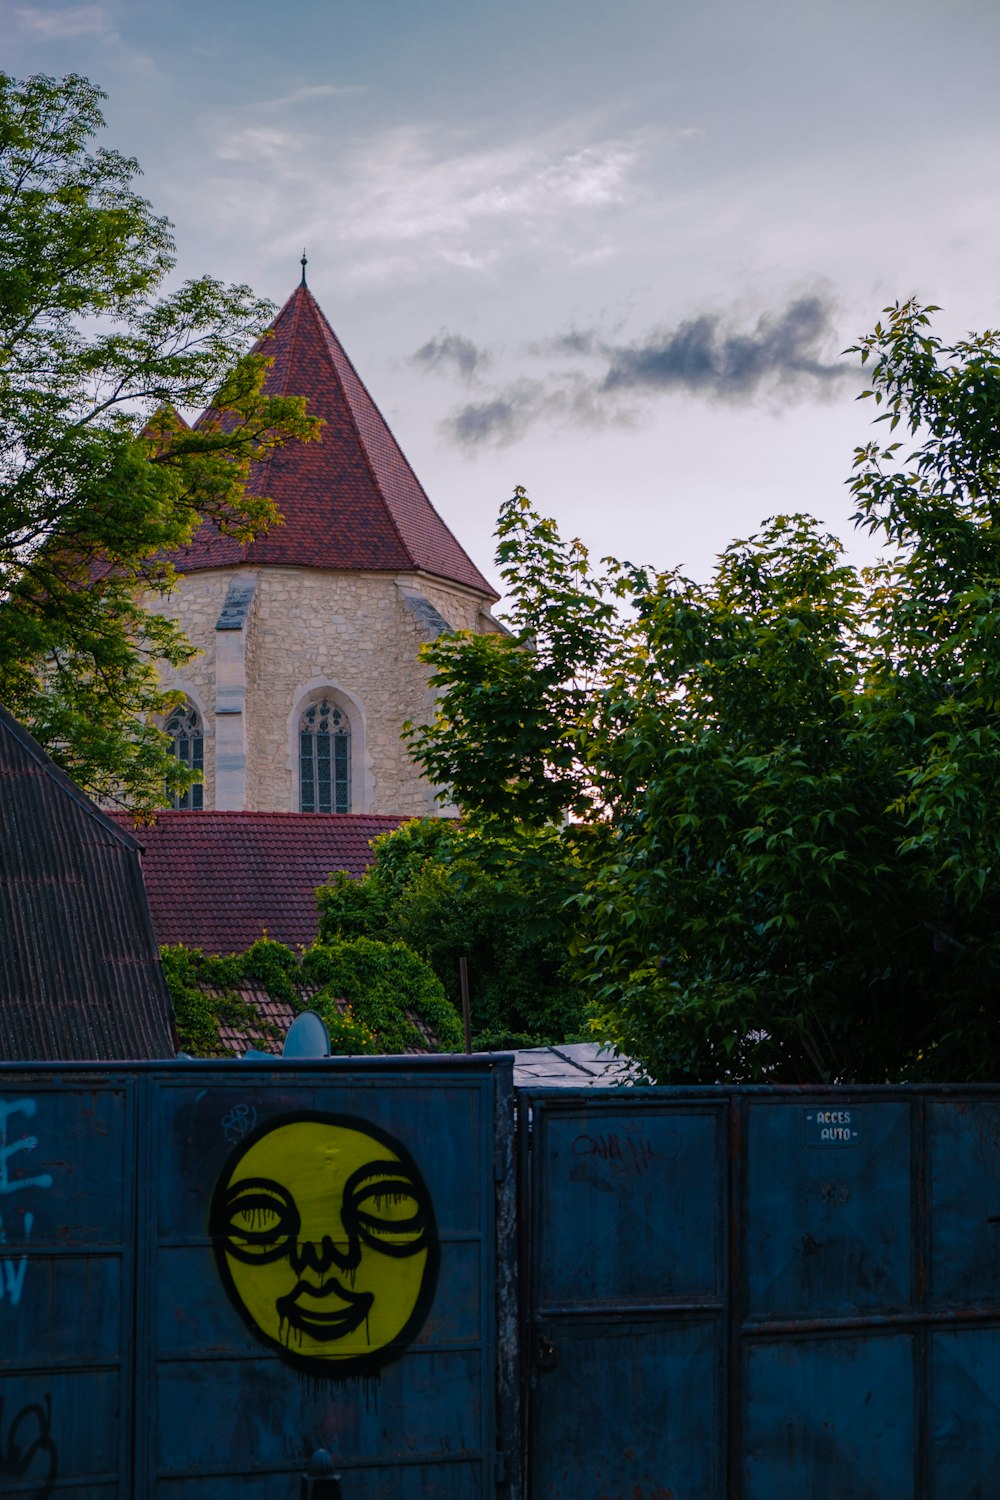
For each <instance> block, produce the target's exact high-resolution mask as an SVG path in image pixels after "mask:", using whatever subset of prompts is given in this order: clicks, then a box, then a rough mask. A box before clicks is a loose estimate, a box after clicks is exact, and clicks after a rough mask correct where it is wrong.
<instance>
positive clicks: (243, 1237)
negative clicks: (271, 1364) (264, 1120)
mask: <svg viewBox="0 0 1000 1500" xmlns="http://www.w3.org/2000/svg"><path fill="white" fill-rule="evenodd" d="M210 1228H211V1233H212V1237H213V1240H214V1243H215V1254H216V1260H217V1263H218V1266H219V1271H220V1274H221V1276H222V1279H223V1282H224V1283H225V1285H226V1288H227V1290H228V1291H229V1294H230V1296H231V1298H232V1299H233V1301H234V1302H235V1304H236V1305H237V1307H238V1308H239V1310H240V1311H241V1312H242V1314H243V1315H244V1317H245V1318H246V1319H247V1320H248V1322H249V1323H250V1324H251V1325H252V1327H253V1328H254V1330H255V1331H256V1332H257V1333H258V1334H260V1335H261V1336H262V1337H263V1338H264V1339H265V1340H266V1341H267V1342H268V1343H269V1344H271V1345H273V1346H274V1347H276V1348H277V1349H279V1350H280V1351H281V1352H282V1353H283V1354H284V1355H285V1356H286V1357H287V1358H289V1359H291V1360H292V1361H293V1362H294V1363H295V1364H298V1365H301V1366H305V1367H307V1368H309V1369H311V1370H312V1371H313V1372H318V1371H319V1370H322V1372H323V1373H324V1374H327V1375H340V1374H353V1373H364V1372H368V1371H372V1370H374V1369H377V1368H378V1366H379V1365H381V1364H384V1363H385V1361H386V1360H387V1359H390V1358H393V1357H394V1356H395V1355H397V1354H398V1353H399V1352H400V1350H401V1349H402V1348H403V1346H404V1345H405V1344H407V1343H408V1342H409V1340H410V1339H411V1338H412V1337H413V1336H414V1334H415V1333H416V1332H417V1330H418V1329H419V1327H420V1325H421V1324H422V1322H423V1320H424V1317H425V1316H426V1312H427V1309H428V1307H429V1305H430V1301H431V1298H432V1296H433V1293H434V1282H435V1280H436V1275H437V1263H438V1248H437V1238H436V1235H435V1232H434V1215H433V1210H432V1208H431V1202H430V1197H429V1195H428V1193H427V1189H426V1187H425V1186H424V1183H423V1179H422V1178H421V1177H420V1174H419V1173H418V1171H417V1169H416V1167H415V1165H414V1163H413V1162H412V1161H411V1159H410V1157H409V1155H408V1154H407V1152H406V1151H405V1150H404V1148H403V1147H402V1146H401V1145H400V1144H399V1143H398V1142H397V1141H393V1140H392V1138H391V1137H390V1136H387V1135H385V1134H384V1133H383V1132H382V1131H380V1130H378V1129H377V1128H375V1127H374V1126H371V1125H368V1124H365V1123H362V1122H361V1121H358V1120H353V1119H347V1118H343V1117H341V1116H337V1115H321V1114H312V1113H310V1114H299V1115H294V1116H285V1117H284V1118H283V1119H279V1120H276V1121H273V1122H271V1123H270V1124H268V1125H266V1126H264V1127H263V1128H262V1129H260V1130H258V1131H255V1132H254V1134H253V1135H251V1136H249V1137H248V1138H247V1140H246V1142H245V1143H244V1145H243V1146H242V1147H241V1149H240V1150H239V1152H238V1153H237V1154H236V1155H235V1158H231V1159H230V1163H229V1165H228V1167H227V1170H226V1171H224V1172H223V1174H222V1177H221V1178H220V1180H219V1183H218V1186H217V1187H216V1190H215V1197H214V1199H213V1203H212V1212H211V1224H210Z"/></svg>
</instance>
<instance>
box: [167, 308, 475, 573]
mask: <svg viewBox="0 0 1000 1500" xmlns="http://www.w3.org/2000/svg"><path fill="white" fill-rule="evenodd" d="M256 352H257V353H264V354H266V355H268V356H269V357H270V358H271V359H272V360H273V364H272V366H271V369H270V371H269V372H268V376H267V379H266V381H265V389H266V390H267V391H268V392H270V393H271V394H274V395H295V396H305V397H306V398H307V400H308V409H309V411H310V413H311V414H313V415H316V416H319V417H322V418H323V420H324V423H325V426H324V427H323V428H322V431H321V433H320V436H319V438H318V439H316V440H315V441H314V442H311V443H290V444H288V445H287V446H286V447H284V448H280V449H277V450H276V451H274V452H273V453H272V455H271V456H270V457H269V458H268V459H267V460H265V461H263V462H261V463H260V464H258V465H256V466H255V469H254V473H253V476H252V478H251V481H250V484H251V489H252V490H253V491H254V492H255V493H257V494H266V495H268V496H269V497H270V498H271V499H272V500H273V501H274V502H275V504H276V505H277V507H278V509H279V511H280V512H281V514H282V516H283V518H284V521H283V524H282V525H278V526H274V527H272V528H271V530H270V531H269V532H268V533H267V535H266V536H263V537H259V538H258V539H257V540H256V541H253V542H250V543H248V544H245V545H244V544H241V543H240V542H238V541H237V540H236V539H235V538H233V537H229V536H224V535H222V534H220V532H219V530H218V528H217V527H216V526H215V525H214V524H212V523H211V522H207V521H206V522H205V523H203V524H202V526H201V528H200V529H199V531H198V532H197V533H196V534H195V536H194V538H193V540H192V542H191V543H190V545H189V546H187V547H183V548H180V549H178V550H177V551H176V552H172V553H171V554H170V560H171V561H172V562H173V563H174V565H175V567H176V568H177V569H178V571H180V572H182V573H187V572H195V571H197V570H199V569H205V568H218V567H229V566H233V565H235V564H238V563H249V564H253V565H265V566H266V565H272V566H285V567H310V568H331V569H345V570H350V571H361V570H365V571H368V570H372V571H375V572H394V573H395V572H409V571H413V570H420V571H422V572H426V573H431V574H433V575H435V576H436V577H440V578H445V579H449V580H451V581H453V582H455V583H461V584H465V585H466V586H468V587H469V588H472V589H475V590H476V591H477V592H479V593H482V594H485V595H487V596H488V597H489V598H490V599H496V598H497V597H498V595H497V593H496V590H495V589H493V588H492V587H491V586H490V584H489V583H488V582H487V581H486V579H485V578H484V577H483V575H482V573H480V571H479V569H478V568H477V567H476V566H475V564H474V563H473V562H472V560H471V558H469V556H468V555H467V554H466V552H465V551H464V550H463V548H462V547H461V546H460V544H459V542H458V541H457V540H456V538H455V537H454V536H453V535H452V533H451V532H450V531H449V530H448V527H447V526H446V525H445V523H444V522H443V521H442V519H441V517H440V516H439V515H438V513H437V511H436V510H435V509H434V507H433V506H432V505H431V503H430V501H429V500H428V498H427V495H426V493H425V491H424V489H423V487H422V486H421V484H420V481H419V480H418V479H417V476H416V475H415V474H414V472H413V470H412V469H411V468H410V465H409V464H408V463H407V461H406V459H405V457H404V456H403V452H402V450H401V449H400V447H399V445H398V443H397V442H396V439H395V438H394V437H393V435H392V433H391V432H390V430H389V427H388V425H387V424H386V421H385V418H384V417H383V416H382V414H381V412H380V411H379V409H378V407H377V406H376V405H375V403H374V401H373V400H372V398H371V396H370V395H369V394H368V391H367V390H366V388H365V386H364V385H363V384H362V382H361V380H360V378H359V376H358V374H357V372H356V370H355V369H354V366H353V365H352V364H351V362H350V360H349V359H348V357H347V355H346V354H345V353H344V350H343V348H342V346H341V344H340V342H339V340H338V339H337V336H336V334H335V333H334V332H333V329H332V328H331V327H330V325H329V323H328V322H327V321H326V318H325V317H324V316H323V313H322V311H321V310H320V307H319V305H318V303H317V302H316V300H315V298H314V297H313V295H312V293H311V292H310V291H309V289H308V287H306V286H298V287H296V289H295V291H294V292H293V294H292V296H291V297H290V298H289V299H288V301H287V302H286V303H285V305H284V307H283V308H282V309H281V311H280V313H279V314H278V316H277V318H276V319H275V320H274V322H273V324H272V325H271V330H270V335H269V336H267V337H265V339H263V340H262V341H261V342H260V343H259V344H258V345H257V349H256Z"/></svg>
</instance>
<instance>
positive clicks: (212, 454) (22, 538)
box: [0, 74, 315, 806]
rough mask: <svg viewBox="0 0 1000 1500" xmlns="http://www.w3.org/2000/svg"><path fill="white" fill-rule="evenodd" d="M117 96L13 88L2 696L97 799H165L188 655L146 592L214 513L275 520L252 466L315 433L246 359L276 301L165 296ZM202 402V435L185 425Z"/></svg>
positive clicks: (6, 104) (166, 259) (254, 360)
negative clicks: (117, 129) (175, 673)
mask: <svg viewBox="0 0 1000 1500" xmlns="http://www.w3.org/2000/svg"><path fill="white" fill-rule="evenodd" d="M103 98H104V95H103V94H102V93H101V92H100V90H99V89H97V88H96V87H94V85H93V84H91V83H89V82H88V81H87V80H86V79H84V78H80V77H76V76H73V75H71V76H69V77H66V78H63V79H59V80H56V79H52V78H45V77H34V78H29V79H28V80H26V81H25V82H18V81H17V80H15V79H13V78H11V77H9V76H7V75H6V74H0V700H2V701H3V702H4V703H5V704H6V705H7V707H8V708H9V709H10V710H11V711H12V712H13V713H15V714H16V715H17V716H18V717H19V718H21V719H23V720H24V721H25V722H26V723H27V724H28V726H29V727H30V728H31V730H32V732H33V734H34V735H35V736H36V737H37V738H38V739H39V740H40V741H41V742H42V743H43V744H44V745H45V746H46V748H47V749H48V750H49V751H50V752H51V753H52V754H53V756H54V757H55V758H56V759H57V760H59V761H60V762H61V763H62V764H63V765H64V766H65V767H66V768H67V769H68V770H69V771H70V772H71V774H73V775H74V776H75V778H76V779H77V780H78V781H79V782H80V783H81V784H82V785H83V786H84V787H86V789H87V790H88V791H90V792H91V793H93V794H95V795H98V796H103V797H106V798H107V797H112V796H116V795H118V794H123V795H124V798H125V800H127V801H129V802H130V803H131V804H132V805H138V806H151V805H155V804H156V803H157V802H158V801H159V802H162V800H163V792H164V786H165V784H166V785H170V786H180V785H183V784H184V782H185V778H186V777H187V776H188V774H189V773H188V772H187V771H186V769H185V768H184V767H182V766H181V765H180V763H179V762H178V761H177V760H176V759H175V758H174V757H172V756H170V755H168V754H167V742H166V740H165V737H164V736H163V735H162V734H161V733H160V732H159V730H158V729H157V728H156V727H155V724H154V723H153V722H152V720H153V717H154V716H156V715H158V714H162V713H163V712H164V711H165V710H166V709H167V708H168V707H169V706H170V704H171V702H172V701H173V700H172V699H171V698H170V696H169V695H164V694H163V693H162V692H161V691H160V689H159V685H158V680H157V676H156V672H155V667H154V663H155V661H156V660H157V659H158V658H161V659H165V660H166V661H168V662H170V663H172V664H174V665H179V664H181V663H182V662H183V661H185V660H186V659H187V658H188V657H189V656H190V655H191V648H190V647H189V646H188V644H187V642H186V641H185V639H184V637H183V635H182V634H181V633H180V631H179V630H178V628H177V627H176V626H175V625H174V624H173V623H172V622H171V621H169V620H167V619H165V618H164V617H163V616H162V615H160V614H158V613H157V612H155V611H154V610H150V609H147V608H145V607H144V606H143V605H142V603H141V602H139V597H138V596H139V593H140V591H146V592H147V593H148V592H149V591H152V592H153V593H154V594H155V593H156V592H158V591H159V592H162V591H165V590H166V589H168V588H169V586H170V583H171V579H172V572H171V569H170V568H169V566H167V564H166V563H165V562H164V560H163V556H162V553H163V551H164V550H165V549H170V548H173V547H176V546H178V545H181V544H183V543H185V542H187V541H189V540H190V538H191V536H192V534H193V532H194V530H195V528H196V527H197V526H198V525H199V524H201V522H202V521H203V520H204V519H205V518H210V519H211V521H212V522H213V523H214V524H217V525H219V526H220V527H221V528H222V529H223V530H226V531H231V532H233V533H234V534H235V535H237V536H240V537H248V536H250V535H252V534H253V533H255V532H256V531H258V530H259V529H261V528H263V527H266V526H267V525H268V524H271V523H273V522H274V521H275V520H276V519H277V517H276V514H275V510H274V507H273V506H272V504H271V502H270V501H269V500H268V499H267V498H266V497H264V496H260V495H253V494H248V493H247V490H246V482H247V479H248V476H249V472H250V463H251V460H252V459H254V458H255V457H260V456H262V455H264V454H266V453H267V452H268V451H269V450H270V449H272V448H273V447H274V446H275V445H277V444H280V443H283V442H285V441H286V440H287V439H289V438H292V437H295V438H305V437H308V436H310V435H311V434H312V433H313V432H314V431H315V422H314V420H313V419H311V418H308V417H307V416H306V415H305V413H304V405H303V403H302V401H300V400H298V399H295V398H291V397H267V396H265V395H264V394H263V393H262V382H263V379H264V375H265V371H266V367H267V360H266V358H264V357H263V356H256V357H250V356H247V355H246V353H245V351H246V349H247V346H248V343H249V341H250V339H251V338H253V337H255V336H257V335H259V334H260V333H261V332H262V331H263V329H264V327H265V325H266V323H267V321H268V318H269V316H270V313H271V308H270V306H269V305H268V304H267V303H265V302H262V301H260V300H259V299H258V298H256V297H255V296H254V295H253V293H252V292H251V291H250V289H249V288H248V287H245V286H224V285H223V284H222V283H221V282H218V281H215V280H212V279H211V278H209V277H201V278H200V279H198V280H193V281H187V282H185V283H184V284H183V285H179V286H175V287H174V288H173V289H172V290H169V291H168V290H165V289H164V287H165V282H166V280H167V277H168V274H169V273H170V271H171V269H172V267H173V264H174V258H173V241H172V239H171V235H170V226H169V224H168V223H167V221H166V220H165V219H163V218H161V217H159V216H157V215H156V214H155V213H154V212H153V210H152V209H151V207H150V205H149V203H148V202H146V200H145V199H144V198H142V197H141V196H140V195H139V194H138V193H137V192H136V190H135V187H134V183H135V179H136V177H137V175H138V172H139V168H138V165H137V163H136V162H135V161H134V160H132V159H131V158H129V157H125V156H122V155H121V154H120V153H118V152H116V151H111V150H107V149H105V148H103V147H98V148H96V149H95V148H94V147H93V145H92V142H93V138H94V137H95V135H96V134H97V133H98V132H99V131H100V129H101V128H102V126H103V124H104V121H103V118H102V115H101V107H100V106H101V100H102V99H103ZM209 403H210V404H211V407H212V414H211V416H210V418H209V419H208V420H205V421H203V422H201V423H199V425H198V426H197V428H196V429H195V430H191V429H190V428H188V426H187V425H186V423H184V422H183V421H182V420H181V419H180V418H179V417H178V415H177V414H176V413H177V410H178V409H179V408H199V407H202V406H205V405H207V404H209Z"/></svg>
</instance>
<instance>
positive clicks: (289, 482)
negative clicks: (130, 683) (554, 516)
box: [155, 258, 499, 816]
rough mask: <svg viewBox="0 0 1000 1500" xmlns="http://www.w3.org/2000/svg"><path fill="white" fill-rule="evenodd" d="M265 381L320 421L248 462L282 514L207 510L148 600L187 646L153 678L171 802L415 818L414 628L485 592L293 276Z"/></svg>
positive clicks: (444, 621) (428, 797)
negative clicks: (211, 518) (255, 521)
mask: <svg viewBox="0 0 1000 1500" xmlns="http://www.w3.org/2000/svg"><path fill="white" fill-rule="evenodd" d="M256 352H258V353H265V354H267V355H268V356H269V357H270V358H271V359H272V360H273V364H272V366H271V369H270V371H269V372H268V376H267V382H266V389H267V390H268V391H270V392H272V393H275V394H288V395H296V396H304V397H305V398H306V400H307V403H308V410H309V412H310V413H311V414H313V415H316V416H319V417H321V418H322V419H323V422H324V424H325V425H324V426H323V428H322V429H321V432H320V434H319V437H318V438H317V439H316V440H315V441H313V442H311V443H292V444H289V445H288V446H287V447H285V448H283V449H279V450H278V451H276V452H275V453H274V454H273V455H272V456H271V457H269V458H268V459H267V460H266V461H265V462H262V463H261V464H260V465H258V466H257V470H256V472H255V473H254V475H253V478H252V480H251V485H252V487H253V489H254V490H255V491H256V492H257V493H260V494H265V495H269V496H270V497H271V498H272V499H273V500H274V502H275V504H276V505H277V507H278V510H279V511H280V512H281V514H282V517H283V524H281V525H276V526H273V527H272V528H271V530H270V531H269V532H268V534H267V535H266V536H263V537H260V538H258V539H257V540H256V541H253V542H250V543H248V544H241V543H239V542H238V541H236V540H235V539H234V538H232V537H227V536H223V535H221V534H220V533H219V532H218V531H217V530H216V529H215V528H214V527H213V526H211V525H209V524H208V523H205V524H204V525H202V527H201V528H200V530H199V531H198V532H197V533H196V534H195V536H194V538H193V539H192V542H191V544H190V546H188V547H186V548H183V549H181V550H180V551H178V552H176V553H174V554H172V556H171V560H172V561H173V563H174V565H175V567H176V568H177V571H178V574H179V577H178V581H177V585H176V587H175V588H174V590H173V591H172V592H171V594H170V595H169V596H167V597H166V598H165V599H163V600H162V601H160V602H159V603H157V604H156V605H155V607H156V608H159V609H162V611H163V612H164V613H166V614H169V615H171V616H172V617H173V618H175V619H176V620H178V621H179V622H180V624H181V626H182V628H183V629H184V631H185V633H186V634H187V636H188V638H189V639H190V641H191V642H192V644H193V645H195V646H196V647H197V648H198V650H199V652H200V653H201V654H200V655H199V656H197V657H195V658H194V659H193V660H192V661H191V662H189V663H187V664H186V665H185V666H184V667H183V668H182V669H181V670H180V671H174V670H172V669H169V668H166V669H164V672H163V680H164V685H165V686H167V687H171V688H179V689H180V691H181V692H182V693H183V694H184V700H185V701H184V704H183V706H182V707H181V708H180V709H178V710H177V711H176V712H175V713H174V714H173V715H172V716H171V718H170V720H169V721H168V724H167V729H168V731H169V732H170V733H171V734H172V735H173V738H174V745H175V749H176V752H177V754H178V755H180V756H182V757H183V758H184V759H185V760H187V761H188V762H189V763H191V764H194V765H198V766H199V767H201V768H202V770H203V773H204V781H203V784H202V785H201V786H197V787H193V788H192V789H191V791H190V792H189V793H188V794H187V795H186V797H185V799H184V800H183V802H182V806H185V807H190V808H203V809H205V810H209V809H214V810H217V811H249V812H286V813H287V812H326V813H330V812H332V813H379V814H402V815H405V816H421V815H426V814H428V813H433V812H435V811H440V807H439V805H438V804H437V803H435V801H434V791H435V788H434V787H432V786H431V785H430V784H429V783H428V782H427V781H426V780H425V779H424V778H423V777H422V776H421V775H420V773H419V771H418V770H417V768H416V766H414V764H413V763H412V762H411V760H410V758H409V756H408V754H407V751H406V747H405V745H404V744H403V743H402V742H401V740H400V730H401V726H402V724H403V722H404V720H406V719H414V720H421V719H425V718H427V717H429V715H430V713H431V712H432V709H433V696H432V694H431V691H430V689H429V687H428V683H427V672H426V669H425V668H424V667H422V666H421V664H420V663H419V662H418V660H417V652H418V650H419V648H420V646H421V644H422V643H423V642H424V641H428V640H432V639H433V638H434V637H435V636H436V635H438V634H440V632H441V631H443V630H446V629H449V628H451V629H464V630H472V631H479V632H485V631H492V630H495V629H498V628H499V627H498V626H497V624H496V622H495V621H494V620H493V619H492V618H491V616H490V613H489V610H490V605H491V604H492V603H493V602H494V601H495V600H496V598H497V597H498V596H497V594H496V591H495V590H494V589H493V588H491V587H490V585H489V583H488V582H487V581H486V579H485V578H484V577H483V575H482V574H481V573H480V572H479V570H478V568H477V567H476V566H475V564H474V563H473V562H472V561H471V559H470V558H469V557H468V555H467V554H466V553H465V551H464V550H463V549H462V547H461V546H460V544H459V543H458V541H457V540H456V539H455V537H454V536H453V535H452V533H451V532H450V531H449V530H448V528H447V526H446V525H445V524H444V522H443V521H442V520H441V518H440V516H439V515H438V514H437V512H436V511H435V510H434V507H433V506H432V505H431V503H430V501H429V500H428V498H427V495H426V494H425V492H424V490H423V488H422V486H421V484H420V482H419V480H418V479H417V477H416V475H415V474H414V472H413V470H412V469H411V468H410V465H409V464H408V463H407V461H406V459H405V457H404V456H403V453H402V451H401V449H400V448H399V445H398V444H397V442H396V440H395V438H394V437H393V435H392V433H391V432H390V430H389V428H388V426H387V424H386V422H385V420H384V418H383V417H382V415H381V413H380V412H379V410H378V408H377V406H376V405H375V403H374V401H373V400H372V398H371V396H370V395H369V394H368V391H367V390H366V389H365V387H364V385H363V384H362V382H361V380H360V378H359V377H358V375H357V373H356V371H355V369H354V366H353V365H352V364H351V362H350V360H349V359H348V358H347V355H346V354H345V353H344V350H343V348H342V347H341V344H340V342H339V341H338V339H337V337H336V335H335V334H334V332H333V330H332V328H331V327H330V325H329V323H328V322H327V321H326V318H325V317H324V315H323V313H322V311H321V310H320V308H319V305H318V304H317V302H316V300H315V298H314V297H313V296H312V293H311V292H310V291H309V288H308V287H307V286H306V283H305V268H304V258H303V277H302V282H301V284H300V285H299V286H298V287H297V288H296V289H295V291H294V292H293V294H292V296H291V297H290V298H289V299H288V301H287V302H286V303H285V305H284V307H283V308H282V309H281V311H280V313H279V314H278V316H277V318H276V319H275V320H274V323H273V324H272V325H271V336H270V337H268V338H266V339H265V340H263V341H262V342H261V344H259V345H258V347H257V351H256Z"/></svg>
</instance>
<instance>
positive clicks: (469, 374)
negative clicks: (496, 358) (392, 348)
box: [410, 328, 492, 380]
mask: <svg viewBox="0 0 1000 1500" xmlns="http://www.w3.org/2000/svg"><path fill="white" fill-rule="evenodd" d="M491 360H492V356H491V355H490V353H489V350H487V349H483V348H482V347H481V346H480V345H478V344H474V343H473V342H472V340H471V339H467V338H465V337H464V335H463V334H461V333H449V332H448V330H447V329H445V328H442V330H441V332H440V334H438V336H437V337H436V338H433V339H428V341H427V343H426V344H421V346H420V348H419V349H416V350H414V352H413V353H412V354H411V355H410V363H411V364H414V365H418V366H420V367H421V368H423V369H425V370H434V371H436V372H438V373H444V374H449V373H453V374H457V375H460V376H461V377H462V379H463V380H472V379H474V378H475V376H476V375H478V374H479V373H480V371H481V370H483V369H484V368H485V367H486V366H487V365H488V364H490V363H491Z"/></svg>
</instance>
